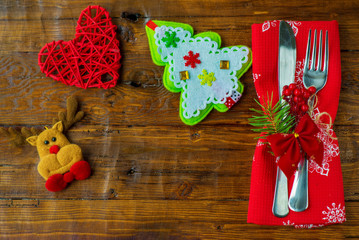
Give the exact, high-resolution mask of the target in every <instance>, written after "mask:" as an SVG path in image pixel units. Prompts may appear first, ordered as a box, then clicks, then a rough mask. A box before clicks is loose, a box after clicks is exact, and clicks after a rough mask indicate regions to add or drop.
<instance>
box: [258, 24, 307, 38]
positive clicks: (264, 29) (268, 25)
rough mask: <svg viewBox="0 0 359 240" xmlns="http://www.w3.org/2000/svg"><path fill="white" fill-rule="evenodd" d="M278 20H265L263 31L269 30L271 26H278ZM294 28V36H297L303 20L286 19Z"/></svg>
mask: <svg viewBox="0 0 359 240" xmlns="http://www.w3.org/2000/svg"><path fill="white" fill-rule="evenodd" d="M277 22H278V21H277V20H274V21H265V22H264V23H263V24H262V32H265V31H267V30H269V29H270V28H271V27H276V26H277ZM286 22H287V23H288V24H289V25H290V26H291V27H292V29H293V33H294V36H297V34H298V26H300V25H302V23H301V22H297V21H286Z"/></svg>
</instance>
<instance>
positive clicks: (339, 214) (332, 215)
mask: <svg viewBox="0 0 359 240" xmlns="http://www.w3.org/2000/svg"><path fill="white" fill-rule="evenodd" d="M327 209H328V211H323V212H322V213H323V215H324V217H323V220H326V221H327V223H342V222H345V221H346V218H345V206H343V207H341V204H340V203H339V204H338V206H336V204H335V203H332V207H329V206H327Z"/></svg>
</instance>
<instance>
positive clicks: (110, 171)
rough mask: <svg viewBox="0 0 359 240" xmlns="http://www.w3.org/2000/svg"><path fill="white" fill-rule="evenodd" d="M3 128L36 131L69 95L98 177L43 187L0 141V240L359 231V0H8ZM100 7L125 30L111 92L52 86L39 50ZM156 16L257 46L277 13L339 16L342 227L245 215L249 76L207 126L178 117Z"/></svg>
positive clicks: (0, 105)
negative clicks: (155, 54) (154, 33)
mask: <svg viewBox="0 0 359 240" xmlns="http://www.w3.org/2000/svg"><path fill="white" fill-rule="evenodd" d="M0 4H1V9H0V127H15V128H20V127H22V126H27V127H36V128H37V129H42V128H43V127H44V126H49V125H50V124H51V122H52V119H53V118H54V117H55V116H56V115H57V112H59V111H62V110H63V109H65V107H66V98H67V97H68V96H71V95H74V96H76V98H77V99H78V100H79V102H80V107H81V110H83V111H84V112H85V113H86V116H85V118H84V119H83V120H82V121H81V122H79V123H77V124H76V125H75V126H74V128H72V129H71V130H70V131H69V133H68V137H69V139H70V141H72V142H74V143H76V144H78V145H80V146H81V148H82V150H83V152H84V158H85V159H86V160H87V161H88V162H89V163H90V165H91V167H92V169H93V175H92V176H91V178H90V179H88V180H85V182H79V181H75V182H73V183H71V185H70V186H69V187H68V188H67V189H66V191H62V192H59V193H51V192H48V191H46V190H45V188H44V180H43V179H42V178H41V176H40V175H39V174H38V173H37V170H36V165H37V162H38V156H37V152H36V149H35V148H33V147H31V146H25V147H23V148H15V147H13V146H11V145H10V144H9V143H8V142H7V139H5V138H0V152H1V155H0V223H1V224H0V233H1V234H0V238H3V239H283V238H285V239H344V238H352V239H356V238H359V234H358V232H359V227H358V226H359V218H358V216H359V185H358V181H359V152H358V149H359V121H358V120H359V88H358V86H359V84H358V83H359V18H358V16H357V13H358V11H359V4H358V2H357V1H355V0H342V1H331V2H330V3H326V2H323V1H313V0H302V1H299V0H298V1H297V0H296V1H283V0H281V1H275V0H265V1H262V0H255V1H246V0H222V1H214V0H210V1H204V0H192V1H189V0H183V1H175V0H161V1H157V2H155V1H147V0H146V1H138V0H131V1H129V0H121V1H117V0H106V1H91V2H88V1H80V0H73V1H53V0H44V1H27V0H25V1H0ZM89 4H100V5H101V6H103V7H105V8H106V9H107V10H108V11H109V12H110V15H111V17H112V18H113V22H114V24H116V25H117V27H118V30H117V32H118V37H119V39H120V41H121V54H122V55H123V58H122V60H121V62H122V65H123V66H122V68H121V70H120V74H121V80H120V81H119V83H118V85H117V86H116V87H115V88H112V89H109V90H103V89H87V90H83V89H79V88H76V87H68V86H65V85H63V84H62V83H59V82H55V81H53V80H52V79H50V78H47V77H46V76H45V75H44V74H42V73H41V72H40V70H39V67H38V65H37V53H38V51H39V50H40V48H41V47H42V46H43V45H44V44H45V43H47V42H50V41H52V40H60V39H63V40H70V39H72V38H73V37H74V34H75V27H76V22H77V19H78V16H79V14H80V12H81V11H82V10H83V9H84V8H86V7H87V6H88V5H89ZM149 19H160V20H169V21H178V22H185V23H188V24H190V25H192V26H193V28H194V30H195V33H199V32H204V31H215V32H217V33H219V34H220V35H221V37H222V46H230V45H235V44H238V43H239V44H244V45H247V46H251V25H252V24H253V23H260V22H263V21H266V20H272V19H296V20H337V21H338V23H339V31H340V38H341V57H342V66H341V67H342V86H341V95H340V103H339V109H338V114H337V117H336V121H335V125H334V129H335V132H336V133H337V136H338V139H339V146H340V150H341V161H342V170H343V180H344V190H345V199H346V210H347V219H348V221H347V222H346V223H344V224H342V225H336V226H329V227H325V228H322V229H313V230H298V229H293V228H287V227H270V226H257V225H253V224H247V223H246V217H247V208H248V199H249V184H250V172H251V165H252V157H253V152H254V149H255V146H256V141H255V140H254V139H253V138H254V137H255V136H256V134H255V133H252V132H251V131H250V126H249V125H248V117H250V116H251V112H250V111H249V108H251V107H255V103H254V102H253V99H254V98H256V93H255V90H254V86H253V80H252V71H251V70H249V71H248V72H247V73H246V74H245V75H244V76H243V77H242V78H241V81H242V83H243V84H244V86H245V91H244V94H243V97H242V99H241V100H240V102H239V103H238V104H236V105H235V106H234V107H233V108H232V109H231V110H230V111H228V112H227V113H225V114H223V113H219V112H216V111H212V112H211V113H210V114H209V115H208V117H207V118H206V119H205V120H204V121H203V122H201V123H200V124H198V125H196V126H193V127H189V126H185V125H184V124H183V123H182V122H181V120H180V119H179V116H178V110H179V94H173V93H170V92H168V91H167V90H166V89H165V88H164V87H163V85H162V73H163V67H159V66H156V65H155V64H153V62H152V60H151V56H150V52H149V48H148V43H147V37H146V34H145V31H144V26H145V23H146V22H147V21H148V20H149Z"/></svg>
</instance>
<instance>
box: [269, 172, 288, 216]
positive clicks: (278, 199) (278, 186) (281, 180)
mask: <svg viewBox="0 0 359 240" xmlns="http://www.w3.org/2000/svg"><path fill="white" fill-rule="evenodd" d="M272 212H273V214H274V216H276V217H285V216H287V215H288V213H289V208H288V181H287V177H286V176H285V174H284V173H283V172H282V170H280V168H279V167H277V180H276V183H275V190H274V199H273V208H272Z"/></svg>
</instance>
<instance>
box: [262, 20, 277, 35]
mask: <svg viewBox="0 0 359 240" xmlns="http://www.w3.org/2000/svg"><path fill="white" fill-rule="evenodd" d="M271 26H272V27H275V26H277V20H273V21H265V22H264V23H263V25H262V32H265V31H267V30H268V29H269V28H270V27H271Z"/></svg>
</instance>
